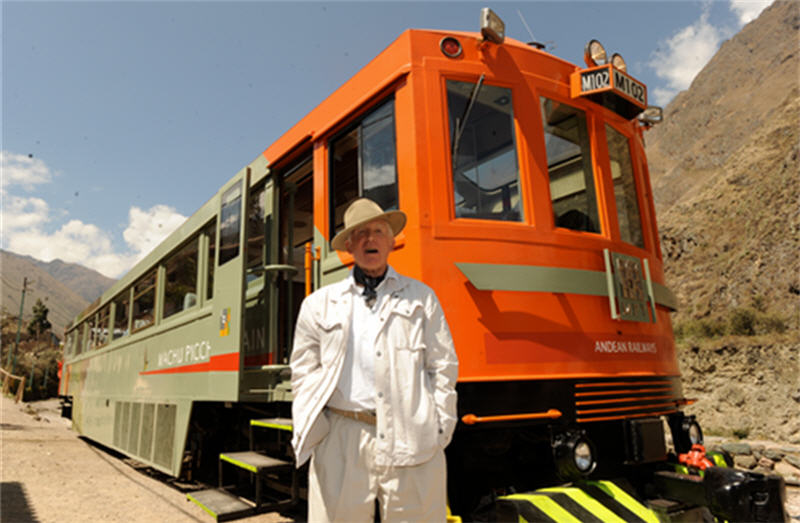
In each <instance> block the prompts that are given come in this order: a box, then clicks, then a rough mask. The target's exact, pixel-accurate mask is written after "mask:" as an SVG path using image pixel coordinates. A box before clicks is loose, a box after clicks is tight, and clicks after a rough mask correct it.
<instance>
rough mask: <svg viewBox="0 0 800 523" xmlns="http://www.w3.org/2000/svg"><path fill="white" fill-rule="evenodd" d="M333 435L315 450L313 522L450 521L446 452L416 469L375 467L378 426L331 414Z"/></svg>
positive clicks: (310, 479)
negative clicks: (377, 519)
mask: <svg viewBox="0 0 800 523" xmlns="http://www.w3.org/2000/svg"><path fill="white" fill-rule="evenodd" d="M322 415H323V416H328V420H329V421H330V422H331V429H330V432H329V433H328V435H327V436H326V437H325V439H323V440H322V441H321V442H320V444H319V445H318V446H317V447H316V448H315V449H314V453H313V455H312V456H311V465H310V467H309V474H308V521H309V522H310V523H318V522H327V521H344V522H367V523H371V522H372V521H374V512H375V499H377V500H378V504H379V506H380V511H381V521H382V522H395V521H435V522H443V521H445V519H446V517H447V508H446V503H447V487H446V484H447V471H446V467H445V458H444V451H443V450H440V451H438V452H437V453H436V454H435V455H434V456H433V458H431V459H430V460H429V461H427V462H425V463H423V464H421V465H416V466H413V467H394V466H379V465H376V464H375V460H374V455H375V454H374V449H375V426H374V425H368V424H366V423H362V422H360V421H355V420H352V419H349V418H345V417H343V416H339V415H337V414H333V413H331V412H329V411H327V410H326V411H325V412H324V413H323V414H322Z"/></svg>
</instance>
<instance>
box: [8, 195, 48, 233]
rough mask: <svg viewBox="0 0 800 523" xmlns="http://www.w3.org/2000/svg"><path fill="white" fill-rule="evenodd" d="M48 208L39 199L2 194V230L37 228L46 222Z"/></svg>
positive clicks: (45, 203) (44, 202)
mask: <svg viewBox="0 0 800 523" xmlns="http://www.w3.org/2000/svg"><path fill="white" fill-rule="evenodd" d="M49 212H50V208H49V206H48V205H47V202H46V201H44V200H42V199H41V198H24V197H21V196H6V195H5V194H3V209H2V216H0V223H2V230H3V231H6V230H14V229H25V228H30V227H38V226H40V225H42V224H43V223H45V222H47V219H48V218H47V217H48V214H49Z"/></svg>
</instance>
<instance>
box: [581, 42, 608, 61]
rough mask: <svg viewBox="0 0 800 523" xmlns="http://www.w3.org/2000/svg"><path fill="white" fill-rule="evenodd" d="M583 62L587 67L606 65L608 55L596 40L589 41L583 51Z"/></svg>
mask: <svg viewBox="0 0 800 523" xmlns="http://www.w3.org/2000/svg"><path fill="white" fill-rule="evenodd" d="M583 61H584V62H586V65H588V66H589V67H594V66H596V65H606V64H607V63H608V55H607V54H606V48H605V47H603V44H601V43H600V42H598V41H597V40H589V43H588V44H586V48H585V49H584V50H583Z"/></svg>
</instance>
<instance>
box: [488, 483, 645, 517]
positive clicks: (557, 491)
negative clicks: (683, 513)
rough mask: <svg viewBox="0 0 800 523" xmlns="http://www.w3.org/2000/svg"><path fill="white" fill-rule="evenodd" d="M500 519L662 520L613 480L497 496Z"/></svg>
mask: <svg viewBox="0 0 800 523" xmlns="http://www.w3.org/2000/svg"><path fill="white" fill-rule="evenodd" d="M497 519H498V521H517V522H523V521H530V522H533V521H537V522H538V521H558V522H580V521H606V522H619V523H624V522H647V523H658V521H659V518H658V516H657V515H656V513H655V512H653V511H652V510H650V509H649V508H647V507H646V506H644V505H642V504H641V503H640V502H639V501H637V500H636V499H635V498H634V497H633V496H631V495H630V494H628V493H627V492H626V491H624V490H623V489H622V488H620V487H619V486H617V485H616V484H614V483H613V482H611V481H585V482H581V483H580V484H577V485H574V486H568V487H553V488H545V489H540V490H537V491H535V492H531V493H526V494H511V495H509V496H503V497H501V498H500V499H498V500H497Z"/></svg>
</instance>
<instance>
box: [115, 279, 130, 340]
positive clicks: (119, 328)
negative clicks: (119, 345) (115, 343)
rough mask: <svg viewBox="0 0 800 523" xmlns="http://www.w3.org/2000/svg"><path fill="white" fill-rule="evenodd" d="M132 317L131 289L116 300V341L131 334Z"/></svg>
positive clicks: (126, 290)
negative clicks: (130, 322)
mask: <svg viewBox="0 0 800 523" xmlns="http://www.w3.org/2000/svg"><path fill="white" fill-rule="evenodd" d="M129 316H130V288H128V289H125V291H124V292H123V293H122V294H120V295H119V296H117V297H116V298H115V299H114V333H113V337H114V339H115V340H116V339H118V338H122V337H124V336H127V335H128V334H129V331H128V317H129Z"/></svg>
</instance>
